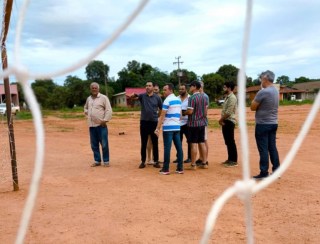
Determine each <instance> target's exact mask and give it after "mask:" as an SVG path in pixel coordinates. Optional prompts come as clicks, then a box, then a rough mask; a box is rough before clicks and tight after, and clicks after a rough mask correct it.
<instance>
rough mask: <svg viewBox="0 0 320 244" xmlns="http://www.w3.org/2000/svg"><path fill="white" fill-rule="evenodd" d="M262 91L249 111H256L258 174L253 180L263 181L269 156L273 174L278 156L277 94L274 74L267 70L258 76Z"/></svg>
mask: <svg viewBox="0 0 320 244" xmlns="http://www.w3.org/2000/svg"><path fill="white" fill-rule="evenodd" d="M260 80H261V86H262V88H263V89H262V90H260V91H259V92H258V93H257V95H256V97H255V98H254V100H253V101H252V104H251V110H252V111H256V115H255V119H256V128H255V137H256V143H257V147H258V151H259V155H260V162H259V163H260V174H258V175H256V176H253V178H254V179H258V180H260V179H263V178H265V177H267V176H268V175H269V171H268V170H269V155H270V160H271V164H272V171H273V172H274V171H275V170H276V169H277V168H278V167H279V166H280V163H279V154H278V150H277V146H276V133H277V129H278V107H279V92H278V90H277V89H276V88H275V87H274V86H273V81H274V73H273V72H271V71H269V70H267V71H265V72H263V73H262V74H261V75H260Z"/></svg>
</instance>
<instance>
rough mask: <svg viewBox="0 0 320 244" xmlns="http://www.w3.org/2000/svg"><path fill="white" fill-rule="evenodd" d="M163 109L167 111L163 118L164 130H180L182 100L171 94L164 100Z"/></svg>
mask: <svg viewBox="0 0 320 244" xmlns="http://www.w3.org/2000/svg"><path fill="white" fill-rule="evenodd" d="M162 110H164V111H167V112H166V115H165V118H164V120H163V125H162V130H163V131H180V116H181V100H180V99H179V98H177V97H176V96H175V95H174V94H170V95H169V96H167V98H166V99H165V100H164V102H163V106H162Z"/></svg>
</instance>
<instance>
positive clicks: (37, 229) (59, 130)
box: [0, 105, 320, 244]
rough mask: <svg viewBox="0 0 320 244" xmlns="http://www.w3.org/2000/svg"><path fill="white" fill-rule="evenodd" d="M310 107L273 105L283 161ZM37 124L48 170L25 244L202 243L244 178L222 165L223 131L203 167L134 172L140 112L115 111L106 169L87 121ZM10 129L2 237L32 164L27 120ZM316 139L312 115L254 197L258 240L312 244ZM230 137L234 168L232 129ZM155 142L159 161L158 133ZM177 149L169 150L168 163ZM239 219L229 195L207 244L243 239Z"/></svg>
mask: <svg viewBox="0 0 320 244" xmlns="http://www.w3.org/2000/svg"><path fill="white" fill-rule="evenodd" d="M310 107H311V106H310V105H303V106H287V107H281V108H280V112H279V117H280V118H279V121H280V123H279V130H278V135H277V138H278V140H277V143H278V150H279V154H280V158H281V159H282V160H283V159H284V157H285V155H286V153H287V152H288V150H289V149H290V147H291V145H292V143H293V141H294V139H295V138H296V136H297V134H298V132H299V130H300V128H301V126H302V123H303V122H304V120H305V118H306V115H307V113H308V111H309V110H310ZM219 114H220V109H211V110H210V111H209V118H210V120H211V121H212V122H214V121H215V122H216V121H217V120H218V119H219ZM247 119H248V126H249V142H250V145H249V147H250V162H251V174H252V175H253V174H257V173H258V152H257V149H256V145H255V140H254V126H253V124H254V123H253V122H254V113H253V112H250V111H247ZM44 121H45V128H46V155H45V166H44V172H43V176H42V180H41V186H40V191H39V194H38V198H37V201H36V206H35V209H34V212H33V215H32V219H31V223H30V225H29V228H28V232H27V235H26V239H25V243H177V244H178V243H183V244H187V243H199V240H200V238H201V236H202V232H203V229H204V224H205V220H206V217H207V214H208V211H209V209H210V207H211V205H212V203H213V202H214V201H215V200H216V199H217V198H218V197H219V196H220V195H221V194H222V193H223V191H224V190H225V189H227V188H228V187H229V186H231V185H233V184H234V182H235V181H236V180H239V179H240V178H241V175H242V167H236V168H225V167H223V166H221V165H220V162H222V161H224V160H225V159H226V148H225V145H224V143H223V138H222V135H221V130H220V128H215V127H212V128H211V129H210V132H209V139H208V140H209V145H210V149H209V164H210V167H209V169H198V170H197V171H195V172H194V171H186V172H185V174H184V175H175V174H171V175H169V176H164V175H159V174H158V169H156V168H153V167H152V166H148V167H147V168H145V169H138V165H139V162H140V153H139V152H140V138H139V112H129V113H123V112H122V113H115V114H114V117H113V119H112V121H111V122H110V123H109V142H110V152H111V153H110V154H111V160H110V164H111V167H109V168H103V167H96V168H91V167H90V163H92V152H91V149H90V146H89V137H88V128H87V125H86V121H85V119H58V118H54V117H50V118H45V119H44ZM14 127H15V137H16V147H17V159H18V173H19V186H20V191H18V192H13V191H12V183H11V182H10V181H9V180H8V181H6V182H2V183H1V184H0V199H1V200H0V209H1V211H0V243H13V242H14V240H15V237H16V233H17V229H18V226H19V222H20V217H21V213H22V209H23V206H24V203H25V199H26V196H27V193H28V188H29V183H30V179H31V176H32V170H33V164H34V153H35V136H34V129H33V123H32V121H16V122H15V124H14ZM119 132H125V134H124V135H119ZM319 138H320V115H319V114H318V115H317V119H316V121H315V123H314V124H313V126H312V128H311V131H310V133H309V135H308V136H307V138H306V140H305V141H304V143H303V146H302V148H301V149H300V150H299V152H298V153H297V156H296V157H295V160H294V162H293V165H292V166H291V167H290V168H289V170H288V171H287V172H286V173H285V174H284V175H283V176H282V177H281V179H279V180H278V181H277V182H275V183H273V184H272V185H271V186H270V187H269V188H267V189H265V190H263V191H262V192H259V193H258V194H256V195H255V196H253V198H252V203H253V223H254V239H255V243H264V244H268V243H270V244H271V243H272V244H274V243H319V240H320V197H319V189H320V177H319V171H320V163H319V158H320V139H319ZM236 141H237V145H238V150H239V155H240V156H239V163H240V166H241V165H242V164H241V160H242V159H241V148H240V140H239V129H238V128H237V129H236ZM159 148H160V160H162V159H163V145H162V137H160V142H159ZM184 148H186V145H185V144H184ZM174 155H175V152H174V150H172V160H174ZM8 163H9V162H8ZM9 169H10V168H9ZM171 170H172V171H173V170H174V165H173V164H171ZM8 171H9V170H8ZM9 172H10V171H9ZM8 175H9V176H10V174H9V173H8ZM10 177H11V176H10ZM10 177H9V178H10ZM244 216H245V215H244V207H243V203H242V201H240V200H239V199H238V198H232V199H231V200H230V201H229V202H228V203H227V204H226V205H225V206H224V208H223V209H222V212H221V213H220V216H219V218H218V221H217V223H216V226H215V229H214V232H213V234H212V236H211V241H210V243H246V232H245V217H244Z"/></svg>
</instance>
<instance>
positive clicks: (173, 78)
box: [169, 69, 197, 87]
mask: <svg viewBox="0 0 320 244" xmlns="http://www.w3.org/2000/svg"><path fill="white" fill-rule="evenodd" d="M178 72H181V74H182V76H180V83H184V84H188V83H190V82H191V81H194V80H197V75H196V73H194V72H193V71H189V70H187V69H181V70H180V71H179V70H177V69H176V70H173V71H172V72H171V73H170V78H169V81H170V82H171V83H172V84H173V85H174V86H175V87H177V86H178V84H179V77H178Z"/></svg>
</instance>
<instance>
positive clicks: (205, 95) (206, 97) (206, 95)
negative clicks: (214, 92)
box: [202, 92, 210, 126]
mask: <svg viewBox="0 0 320 244" xmlns="http://www.w3.org/2000/svg"><path fill="white" fill-rule="evenodd" d="M202 94H203V95H204V97H205V99H206V100H207V104H208V105H207V106H209V104H210V101H209V96H208V94H207V93H205V92H204V93H202ZM208 124H209V122H208V117H207V116H206V126H207V125H208Z"/></svg>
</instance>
